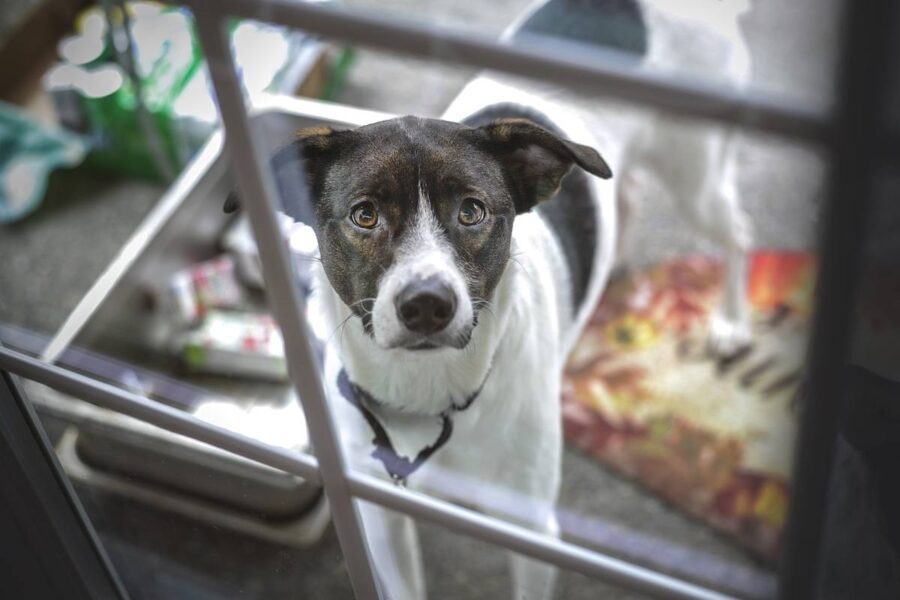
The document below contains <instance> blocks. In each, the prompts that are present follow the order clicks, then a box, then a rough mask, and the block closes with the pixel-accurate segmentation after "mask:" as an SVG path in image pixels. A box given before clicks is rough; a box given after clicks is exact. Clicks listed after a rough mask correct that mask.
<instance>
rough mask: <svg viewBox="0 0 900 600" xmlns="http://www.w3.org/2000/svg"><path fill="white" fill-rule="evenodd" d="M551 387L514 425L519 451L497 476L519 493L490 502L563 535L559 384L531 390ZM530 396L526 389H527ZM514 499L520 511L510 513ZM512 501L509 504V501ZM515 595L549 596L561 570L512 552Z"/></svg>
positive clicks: (518, 598)
mask: <svg viewBox="0 0 900 600" xmlns="http://www.w3.org/2000/svg"><path fill="white" fill-rule="evenodd" d="M542 387H543V388H545V389H546V388H547V387H550V388H552V389H549V390H546V391H545V392H544V394H543V395H542V396H541V397H542V398H544V400H543V401H537V402H535V406H532V407H528V408H526V410H524V411H523V415H522V416H523V418H522V421H523V422H522V423H520V425H519V426H518V427H515V428H513V429H514V430H518V431H519V432H520V433H519V434H518V435H517V441H516V443H515V444H514V445H513V446H511V447H510V448H509V450H510V451H511V452H512V453H513V455H514V456H512V457H510V458H509V459H507V460H506V461H504V464H505V465H507V466H506V468H505V469H504V470H503V472H502V473H501V474H500V476H499V477H498V478H497V481H498V483H499V485H501V486H502V487H503V488H505V489H506V490H509V491H510V492H512V493H513V495H514V497H513V498H511V499H508V501H507V503H500V504H498V505H495V506H490V507H488V506H485V507H483V510H484V511H485V512H488V513H492V514H494V515H495V516H497V517H499V518H502V519H506V520H510V518H511V516H512V520H514V521H516V522H518V523H519V524H521V525H524V526H525V527H529V528H531V529H534V530H535V531H537V532H539V533H544V534H547V535H551V536H554V537H556V536H558V535H559V525H558V523H557V520H556V501H557V498H558V496H559V486H560V478H561V468H562V462H561V461H562V425H561V415H560V412H559V394H560V389H559V384H558V382H556V384H555V385H550V386H548V385H547V382H546V381H535V382H533V386H532V388H531V389H533V390H534V389H540V388H542ZM523 395H524V394H523ZM508 503H514V505H515V514H514V515H511V514H510V513H509V512H507V510H508V508H509V506H508ZM503 504H507V506H503ZM509 565H510V575H511V579H512V598H513V600H548V599H549V598H550V597H551V595H552V593H553V586H554V584H555V582H556V574H557V569H556V567H555V566H553V565H550V564H548V563H545V562H542V561H538V560H534V559H532V558H528V557H526V556H522V555H521V554H515V553H512V552H511V553H510V554H509Z"/></svg>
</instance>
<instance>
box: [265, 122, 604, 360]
mask: <svg viewBox="0 0 900 600" xmlns="http://www.w3.org/2000/svg"><path fill="white" fill-rule="evenodd" d="M573 164H577V165H579V166H581V167H582V168H584V169H586V170H587V171H589V172H591V173H593V174H595V175H598V176H600V177H610V175H611V173H610V171H609V167H608V166H607V165H606V163H605V162H604V161H603V159H602V158H601V157H600V155H599V154H598V153H597V152H596V151H595V150H593V149H591V148H588V147H586V146H581V145H578V144H574V143H572V142H568V141H565V140H561V139H560V138H558V137H556V136H555V135H553V134H552V133H550V132H548V131H546V130H545V129H542V128H540V127H538V126H537V125H534V124H533V123H531V122H528V121H524V120H501V121H496V122H494V123H492V124H490V125H487V126H485V127H481V128H471V127H466V126H464V125H459V124H456V123H450V122H446V121H439V120H433V119H420V118H415V117H403V118H398V119H392V120H389V121H383V122H380V123H375V124H372V125H367V126H364V127H360V128H358V129H355V130H349V131H334V130H331V129H325V128H318V129H308V130H301V131H300V132H298V136H297V139H296V141H295V142H293V143H292V144H290V145H289V146H287V147H285V148H283V149H282V150H280V151H279V152H278V154H277V155H276V156H275V158H274V160H273V168H274V172H275V176H276V180H277V182H278V186H279V191H280V192H281V196H282V202H283V205H284V210H285V211H286V212H288V214H292V213H300V212H301V211H300V209H299V207H297V206H296V202H297V196H298V194H297V191H298V185H302V184H307V185H309V189H310V191H311V194H312V198H313V200H314V203H315V206H314V210H315V217H316V218H315V221H316V222H315V223H314V228H315V230H316V235H317V237H318V240H319V249H320V253H321V257H322V263H323V265H324V268H325V273H326V275H327V276H328V279H329V281H330V283H331V285H332V287H333V288H334V290H335V291H336V292H337V294H338V295H339V296H340V297H341V299H342V300H343V301H344V303H346V305H347V306H348V307H349V308H350V309H351V310H352V311H353V313H355V314H356V315H357V316H359V317H360V319H361V320H362V323H363V327H364V329H365V331H366V332H367V333H368V334H369V335H371V336H372V337H373V339H374V340H375V342H376V343H377V344H378V345H379V346H380V347H382V348H406V349H409V350H427V349H434V348H441V347H452V348H463V347H465V346H466V344H467V343H468V342H469V339H470V337H471V335H472V330H473V329H474V327H475V325H476V324H477V318H478V312H479V309H480V308H481V307H482V306H484V304H485V303H486V302H487V301H489V300H490V298H491V296H492V294H493V291H494V289H495V287H496V286H497V284H498V282H499V281H500V277H501V275H502V274H503V271H504V269H505V267H506V264H507V261H508V260H509V252H510V242H511V237H512V225H513V220H514V218H515V216H516V215H517V214H520V213H522V212H525V211H528V210H530V209H531V208H532V207H533V206H534V205H535V204H537V203H538V202H540V201H543V200H545V199H547V198H549V197H551V196H552V195H553V194H554V193H555V192H556V190H557V188H558V187H559V183H560V181H561V179H562V177H563V176H564V175H565V174H566V173H567V172H568V170H569V169H570V168H571V167H572V165H573ZM303 172H305V173H306V180H305V181H301V180H300V179H298V178H300V177H302V175H301V173H303ZM292 216H294V215H293V214H292Z"/></svg>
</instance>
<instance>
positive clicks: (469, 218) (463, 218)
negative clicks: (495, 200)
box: [459, 198, 485, 226]
mask: <svg viewBox="0 0 900 600" xmlns="http://www.w3.org/2000/svg"><path fill="white" fill-rule="evenodd" d="M484 214H485V211H484V204H482V203H481V202H479V201H478V200H476V199H475V198H466V199H465V200H463V202H462V205H460V207H459V222H460V223H462V224H463V225H466V226H469V225H478V224H479V223H481V222H482V221H483V220H484Z"/></svg>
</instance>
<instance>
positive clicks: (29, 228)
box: [0, 0, 836, 599]
mask: <svg viewBox="0 0 900 600" xmlns="http://www.w3.org/2000/svg"><path fill="white" fill-rule="evenodd" d="M345 4H349V5H351V6H360V7H365V8H372V7H375V6H377V7H378V10H381V11H391V12H393V13H397V14H401V15H403V16H406V17H423V18H424V17H427V18H429V19H431V20H433V21H437V22H439V23H443V24H463V25H464V26H466V27H468V28H474V29H476V30H479V31H483V32H486V33H497V32H499V31H501V30H502V29H503V28H504V27H505V26H506V25H507V24H508V23H509V22H510V20H511V19H512V18H513V17H514V15H515V14H516V13H517V12H518V11H520V10H522V9H523V8H524V7H525V6H526V5H527V4H528V2H527V1H526V0H501V1H494V2H474V1H457V2H447V1H443V2H442V1H440V0H428V1H425V2H422V1H413V0H409V1H399V0H391V1H390V2H380V3H374V2H373V1H372V0H345ZM834 6H836V0H828V1H827V2H815V0H798V1H797V2H792V3H783V2H778V1H777V0H758V1H756V2H754V11H753V12H752V13H751V15H749V17H748V18H747V19H746V21H745V30H746V33H747V37H748V40H749V43H750V45H751V52H752V54H753V57H754V79H755V82H756V83H758V84H759V85H760V86H762V87H765V88H767V89H769V90H772V91H776V92H779V93H785V94H790V95H793V96H800V97H806V98H814V99H821V98H822V97H827V95H828V92H829V82H830V77H829V72H830V70H829V65H830V57H832V56H833V55H834V43H833V39H834V38H833V21H832V20H830V19H827V18H826V16H827V15H828V14H829V10H828V9H831V8H832V7H834ZM473 75H474V71H473V70H472V69H468V68H458V67H449V66H446V65H437V64H434V63H429V62H423V61H420V60H413V59H409V58H405V57H398V56H395V55H391V54H386V53H382V52H376V51H369V50H361V51H360V52H359V55H358V62H357V63H356V65H355V66H354V68H353V69H352V71H351V73H350V78H349V81H348V82H347V86H346V87H345V89H344V90H343V91H342V92H341V94H340V96H339V97H338V100H339V101H341V102H346V103H349V104H356V105H360V106H366V107H371V108H376V109H381V110H386V111H390V112H394V113H414V114H420V115H439V114H440V113H441V111H442V110H443V108H444V107H445V106H446V105H447V104H448V103H449V101H450V100H451V99H452V98H453V97H454V95H455V94H456V93H457V92H458V91H459V89H460V88H461V87H462V85H464V83H465V82H466V81H467V80H468V79H469V78H470V77H472V76H473ZM572 98H573V102H576V103H577V104H578V105H579V106H581V107H582V108H587V109H588V110H589V111H590V110H591V107H592V106H593V104H592V103H593V102H594V101H595V99H590V98H584V97H581V96H579V95H578V94H572ZM596 103H597V104H596V107H597V111H596V112H597V115H601V116H602V115H605V114H608V111H609V104H608V103H604V102H601V101H599V100H596ZM597 118H598V119H599V118H600V117H599V116H598V117H597ZM592 122H593V121H592ZM597 126H598V127H602V126H603V123H598V124H597ZM742 152H743V156H744V158H745V165H744V166H745V169H744V170H743V171H742V192H743V194H744V197H745V205H746V207H747V209H748V210H749V211H750V213H751V215H752V216H753V218H754V222H755V224H756V226H757V230H758V232H759V237H758V241H759V243H760V245H765V246H769V247H771V246H776V247H792V248H796V247H809V246H810V244H811V240H812V236H813V233H814V231H815V224H816V218H815V217H816V212H817V190H818V186H819V181H820V178H821V174H822V166H821V162H820V159H819V158H818V157H817V155H816V153H815V151H814V150H813V149H809V148H804V147H798V146H794V145H791V144H788V143H786V142H782V141H780V140H773V139H762V138H750V139H748V141H747V142H746V143H745V147H744V149H743V150H742ZM161 192H162V188H160V187H159V186H156V185H152V184H146V183H139V182H132V181H125V180H121V179H114V178H110V177H108V176H99V175H96V174H91V173H87V172H83V171H70V172H64V173H58V174H56V175H54V177H53V179H52V181H51V186H50V191H49V192H48V196H47V200H46V201H45V203H44V206H43V207H42V208H41V209H40V210H39V211H38V212H37V213H36V214H35V215H33V216H32V217H30V218H28V219H27V220H25V221H23V222H22V223H20V224H17V225H15V226H0V257H3V258H2V259H0V322H4V321H5V322H8V323H14V324H17V325H20V326H24V327H27V328H30V329H34V330H37V331H40V332H44V333H50V332H53V331H54V330H55V329H56V328H57V327H58V326H59V325H60V324H61V323H62V321H63V319H64V318H65V316H66V315H67V314H68V313H69V311H71V309H72V308H73V307H74V305H75V303H76V302H77V301H78V299H79V298H80V297H81V296H82V295H83V293H84V292H85V291H86V290H87V288H88V286H89V285H90V284H91V283H92V282H93V281H94V280H95V278H96V277H97V276H98V275H99V274H100V272H101V271H102V269H103V267H104V266H105V265H106V264H108V262H109V261H110V260H111V259H112V258H113V257H114V256H115V254H116V252H117V251H118V249H119V248H120V247H121V245H122V244H123V242H124V241H125V240H126V239H127V237H128V235H129V234H130V233H131V232H132V231H133V230H134V229H135V227H136V226H137V224H138V223H139V222H140V220H141V218H142V217H143V215H145V214H146V212H147V211H148V210H149V209H150V208H151V207H152V206H153V204H154V203H155V201H156V199H157V198H158V196H159V194H160V193H161ZM673 223H676V224H677V223H679V221H678V220H677V215H675V214H674V211H673V209H672V207H668V206H660V207H654V210H653V211H652V212H651V214H648V215H644V217H643V218H642V220H641V223H640V225H639V232H640V233H639V234H640V235H641V237H642V238H643V239H645V240H646V244H645V250H644V252H645V254H646V256H645V257H644V258H645V259H646V260H648V261H649V260H654V259H656V258H659V257H661V256H665V255H672V254H675V253H680V252H684V251H692V250H697V249H700V250H708V249H709V248H708V247H707V246H705V245H704V244H703V243H698V242H697V241H696V240H695V239H694V237H693V236H692V235H691V233H690V232H689V231H688V230H686V229H685V228H683V227H678V226H677V225H676V226H673V225H672V224H673ZM661 232H665V233H664V234H662V233H661ZM564 473H565V481H564V486H563V488H564V489H563V496H562V501H561V505H562V506H563V507H566V508H567V509H571V510H572V511H574V512H577V513H580V514H585V515H589V516H591V517H594V518H597V519H603V520H606V521H609V522H611V523H615V524H618V525H620V526H622V527H625V528H627V529H629V530H632V531H635V532H639V533H642V534H649V535H658V536H660V537H661V538H664V539H666V540H671V541H673V542H676V543H678V544H682V545H684V546H686V547H688V548H691V549H693V550H696V551H702V552H704V553H708V554H710V555H712V556H714V557H718V558H719V559H723V560H729V561H735V562H737V563H738V564H740V565H743V566H744V567H747V568H749V569H753V570H756V569H758V568H760V567H759V565H757V564H756V563H755V562H754V561H753V560H752V559H751V558H750V557H748V556H747V555H745V554H744V553H743V552H742V551H740V550H739V549H738V548H736V547H735V546H734V545H733V544H732V543H731V542H729V541H727V540H725V539H723V538H721V537H720V536H718V535H716V534H715V533H714V532H712V531H711V530H709V529H708V528H706V527H704V526H702V525H700V524H698V523H696V522H694V521H692V520H690V519H687V518H685V517H683V516H682V515H681V514H680V513H679V512H677V511H675V510H673V509H671V508H670V507H668V506H666V505H665V504H663V503H662V502H660V501H658V500H657V499H655V498H654V497H653V496H652V495H650V494H647V493H645V492H644V491H642V490H641V489H640V488H639V487H637V486H635V485H633V484H631V483H629V482H627V481H625V480H622V479H620V478H618V477H617V476H615V475H613V474H611V473H609V472H607V471H606V470H605V469H603V468H602V467H600V466H599V465H598V464H597V463H596V462H595V461H593V460H589V459H587V458H585V457H583V456H581V455H580V454H578V453H575V452H568V453H567V454H566V457H565V462H564ZM82 495H83V499H84V500H85V502H86V504H87V507H88V509H89V512H90V514H91V516H92V519H93V520H94V521H95V523H96V524H97V526H98V528H99V529H100V531H101V532H102V533H103V536H104V541H105V543H106V544H107V546H108V548H109V550H110V552H111V554H112V555H113V558H114V560H115V561H116V563H117V565H118V567H119V569H120V571H122V574H123V577H125V579H126V580H127V581H128V582H130V583H132V584H133V585H134V586H137V587H139V588H140V589H141V590H143V591H137V590H136V593H135V594H134V595H135V597H136V598H178V597H184V598H187V597H191V598H207V597H208V598H216V597H241V598H295V597H297V598H299V597H303V598H349V597H351V594H350V590H349V584H348V581H347V578H346V575H345V573H344V571H343V565H342V561H341V558H340V552H339V549H338V548H337V545H336V541H335V538H334V536H333V533H331V532H329V533H328V534H327V536H326V538H325V539H324V540H323V542H322V544H320V545H318V546H316V547H315V548H314V549H311V550H309V551H294V550H288V549H285V548H281V547H277V546H272V545H268V544H262V543H259V542H255V541H253V540H249V539H247V538H243V537H240V536H235V535H233V534H230V533H228V532H225V531H221V530H218V529H216V528H210V527H205V526H200V525H197V524H195V523H191V522H187V521H184V520H181V519H177V518H173V517H171V516H170V515H166V514H162V513H158V512H156V511H153V510H147V509H145V508H143V507H140V506H136V505H132V504H129V503H124V502H120V501H118V500H116V499H114V498H109V497H106V496H104V495H102V494H97V493H93V492H89V491H87V490H83V494H82ZM423 546H424V551H425V556H426V564H427V565H428V578H429V586H430V591H431V597H433V598H498V597H505V596H506V595H507V592H506V588H507V587H508V576H507V575H506V571H505V568H504V566H505V561H504V558H503V554H502V552H500V551H498V550H497V549H494V548H490V547H487V546H485V545H482V544H480V543H476V542H473V541H470V540H464V539H461V538H459V537H457V536H453V535H450V534H448V533H447V532H444V531H441V530H438V529H435V528H431V527H425V528H424V532H423ZM186 589H187V590H191V591H190V592H184V590H186ZM178 590H181V591H178ZM556 597H557V598H566V599H568V598H585V599H587V598H640V597H642V596H640V595H638V594H634V593H629V592H625V591H621V590H618V589H615V588H613V587H610V586H606V585H604V584H600V583H598V582H594V581H590V580H587V579H586V578H583V577H580V576H575V575H569V574H565V575H563V576H562V577H561V578H560V582H559V585H558V589H557V594H556Z"/></svg>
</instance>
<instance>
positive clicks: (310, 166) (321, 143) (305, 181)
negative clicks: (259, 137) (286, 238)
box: [223, 127, 353, 222]
mask: <svg viewBox="0 0 900 600" xmlns="http://www.w3.org/2000/svg"><path fill="white" fill-rule="evenodd" d="M352 133H353V132H352V131H339V130H335V129H332V128H330V127H308V128H305V129H299V130H298V131H297V132H296V133H295V134H294V139H293V140H291V142H290V143H288V144H286V145H285V146H282V147H281V148H280V149H279V150H278V151H277V152H276V153H275V154H274V155H273V156H272V158H271V160H270V161H269V166H270V167H271V169H272V173H273V175H274V177H275V183H276V185H277V187H278V193H279V194H280V196H281V204H282V210H283V211H284V212H285V213H286V214H288V215H291V216H292V217H294V218H295V219H297V220H303V221H304V222H308V221H306V219H301V217H306V218H307V219H308V218H309V216H310V215H307V214H306V213H307V212H308V211H307V210H306V209H305V207H303V206H300V198H301V197H302V196H301V191H300V190H301V189H302V188H301V186H308V187H307V189H308V190H309V191H310V192H311V193H313V194H315V193H316V191H317V189H316V188H317V187H318V186H317V185H316V181H317V180H316V177H317V176H318V175H320V174H322V173H324V169H325V168H326V167H327V162H328V161H330V160H332V159H333V158H334V157H335V156H337V153H338V152H339V151H340V149H341V148H342V147H344V145H345V144H346V143H347V142H348V141H349V140H350V138H351V137H352ZM238 208H240V199H239V198H238V195H237V192H236V191H232V192H231V193H230V194H229V195H228V198H226V199H225V205H224V207H223V210H224V211H225V212H226V213H232V212H235V211H236V210H237V209H238Z"/></svg>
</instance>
